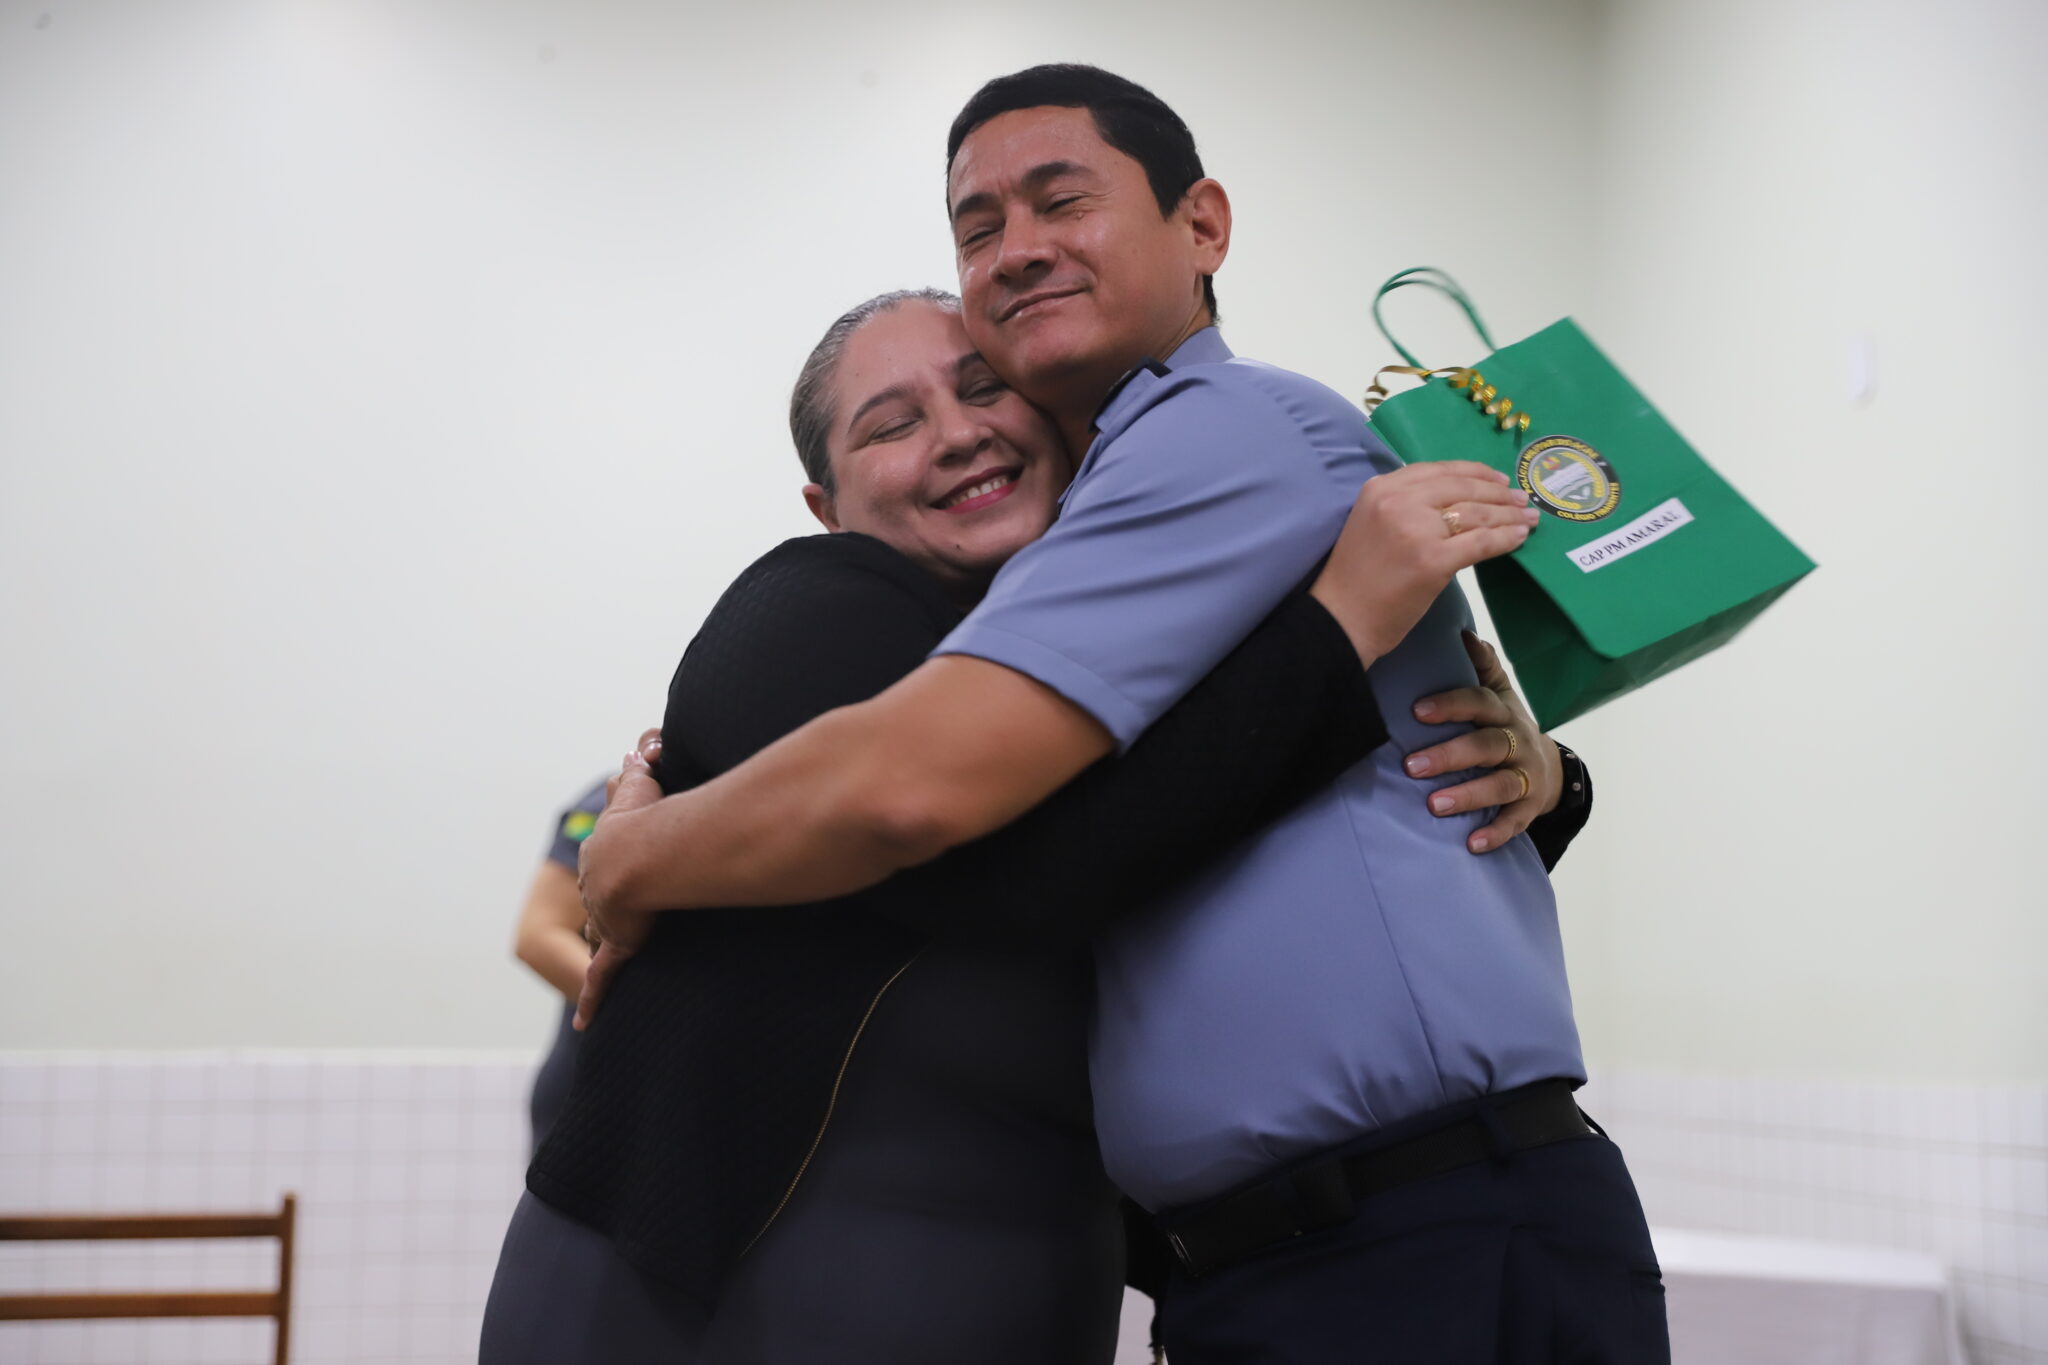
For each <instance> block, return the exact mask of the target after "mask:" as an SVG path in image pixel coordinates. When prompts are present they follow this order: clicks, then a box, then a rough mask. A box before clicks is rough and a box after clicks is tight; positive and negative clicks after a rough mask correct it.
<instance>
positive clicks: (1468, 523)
mask: <svg viewBox="0 0 2048 1365" xmlns="http://www.w3.org/2000/svg"><path fill="white" fill-rule="evenodd" d="M1537 516H1538V513H1537V511H1536V509H1535V508H1533V507H1531V506H1530V505H1529V498H1528V495H1527V494H1525V493H1523V492H1522V491H1521V490H1520V489H1518V488H1516V487H1514V486H1513V484H1512V483H1511V482H1510V481H1509V479H1508V476H1507V475H1505V474H1502V473H1500V472H1499V471H1497V470H1494V469H1491V468H1489V467H1488V466H1486V465H1483V464H1478V463H1476V462H1473V461H1470V460H1445V461H1442V462H1440V463H1433V464H1412V465H1405V466H1403V467H1402V468H1400V469H1396V470H1392V471H1390V472H1388V473H1385V474H1381V475H1378V476H1377V477H1375V478H1371V479H1367V480H1366V481H1365V487H1364V488H1362V489H1360V490H1359V493H1358V501H1357V502H1356V503H1354V504H1353V505H1352V508H1351V516H1350V518H1349V519H1348V520H1347V521H1346V522H1345V523H1344V531H1343V534H1341V535H1340V536H1338V537H1337V548H1336V549H1334V550H1332V551H1331V552H1330V559H1329V562H1328V563H1327V564H1325V565H1324V566H1323V571H1322V573H1321V574H1320V575H1318V576H1317V578H1316V581H1315V583H1314V585H1313V586H1312V587H1310V589H1309V592H1310V594H1311V595H1312V596H1314V597H1315V599H1316V600H1317V601H1318V602H1321V603H1322V604H1323V607H1324V608H1325V609H1326V610H1327V611H1328V612H1329V613H1330V615H1332V616H1333V617H1335V618H1336V619H1337V624H1338V625H1340V626H1342V627H1344V633H1345V634H1347V635H1349V636H1350V637H1351V644H1352V647H1353V648H1355V649H1357V651H1358V657H1359V660H1360V661H1361V662H1362V663H1364V664H1365V665H1366V667H1368V668H1370V667H1371V666H1372V664H1373V661H1374V660H1376V659H1378V658H1379V657H1380V656H1381V655H1383V654H1385V653H1387V652H1388V651H1389V650H1391V649H1393V647H1394V646H1395V645H1398V644H1400V643H1401V640H1402V638H1403V637H1404V636H1406V635H1407V634H1408V632H1409V631H1410V630H1412V629H1413V628H1414V626H1415V623H1416V622H1417V621H1420V620H1421V619H1422V614H1423V613H1424V612H1426V611H1428V610H1429V607H1430V604H1431V603H1432V602H1434V601H1436V599H1437V597H1438V596H1439V595H1440V594H1441V593H1442V592H1443V590H1444V589H1445V588H1446V587H1448V586H1450V582H1451V579H1452V578H1454V577H1455V576H1456V575H1457V573H1458V571H1459V570H1460V569H1469V568H1471V567H1472V566H1473V565H1474V564H1477V563H1479V562H1480V561H1481V560H1483V559H1492V558H1493V557H1494V556H1496V555H1504V554H1507V553H1508V552H1509V551H1511V550H1516V549H1519V548H1520V547H1521V544H1522V542H1523V541H1525V540H1527V539H1528V538H1529V529H1530V528H1531V527H1532V526H1534V525H1535V524H1536V518H1537Z"/></svg>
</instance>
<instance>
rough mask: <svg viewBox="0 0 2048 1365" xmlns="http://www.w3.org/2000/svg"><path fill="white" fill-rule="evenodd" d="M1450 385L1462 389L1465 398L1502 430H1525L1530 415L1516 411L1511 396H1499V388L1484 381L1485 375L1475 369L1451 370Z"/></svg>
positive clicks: (1528, 423)
mask: <svg viewBox="0 0 2048 1365" xmlns="http://www.w3.org/2000/svg"><path fill="white" fill-rule="evenodd" d="M1451 387H1452V388H1454V389H1460V390H1463V391H1464V394H1465V396H1466V397H1467V398H1469V399H1471V400H1472V401H1473V402H1474V403H1476V404H1478V405H1479V410H1480V411H1481V412H1483V413H1485V414H1486V415H1487V416H1488V417H1491V418H1493V420H1494V422H1495V423H1496V424H1497V425H1498V426H1499V427H1500V429H1501V430H1502V431H1527V430H1528V429H1529V425H1530V417H1529V414H1528V413H1526V412H1516V411H1515V403H1514V400H1513V399H1512V398H1503V397H1501V392H1500V390H1499V389H1497V388H1495V387H1494V386H1493V385H1491V384H1489V383H1487V382H1486V376H1485V375H1483V374H1481V373H1479V371H1477V370H1472V369H1461V370H1454V371H1452V372H1451Z"/></svg>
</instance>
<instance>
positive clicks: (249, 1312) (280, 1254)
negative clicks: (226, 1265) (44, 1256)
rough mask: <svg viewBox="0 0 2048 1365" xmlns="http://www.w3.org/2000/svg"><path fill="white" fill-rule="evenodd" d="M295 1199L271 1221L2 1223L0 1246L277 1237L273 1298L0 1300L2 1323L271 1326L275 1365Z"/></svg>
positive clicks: (195, 1217) (159, 1294)
mask: <svg viewBox="0 0 2048 1365" xmlns="http://www.w3.org/2000/svg"><path fill="white" fill-rule="evenodd" d="M297 1217H298V1199H297V1197H296V1196H294V1195H290V1194H287V1195H286V1196H285V1197H284V1202H283V1204H282V1205H280V1206H279V1208H278V1211H277V1212H276V1213H158V1214H43V1215H38V1216H32V1217H0V1242H86V1241H91V1242H102V1241H123V1242H134V1241H172V1240H177V1241H184V1240H188V1239H195V1238H216V1237H275V1238H276V1239H277V1244H278V1246H277V1288H276V1290H275V1291H269V1290H251V1291H246V1292H244V1291H230V1292H221V1291H217V1290H192V1291H158V1290H152V1291H148V1292H140V1293H96V1294H0V1322H53V1321H66V1322H71V1321H78V1320H81V1319H85V1318H274V1319H275V1320H276V1321H277V1352H276V1355H275V1357H274V1365H285V1362H286V1358H287V1357H286V1353H287V1352H288V1351H289V1350H290V1345H291V1318H292V1233H293V1228H294V1224H295V1223H296V1221H297Z"/></svg>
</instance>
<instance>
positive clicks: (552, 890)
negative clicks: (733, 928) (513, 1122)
mask: <svg viewBox="0 0 2048 1365" xmlns="http://www.w3.org/2000/svg"><path fill="white" fill-rule="evenodd" d="M604 789H605V782H604V780H600V781H598V782H597V783H596V784H594V785H593V786H592V787H591V788H590V789H589V790H588V791H586V792H584V793H583V794H582V795H581V796H579V797H577V798H576V800H575V801H574V802H573V803H571V804H570V806H569V808H568V809H567V810H564V811H563V812H562V813H561V814H560V815H558V816H556V817H555V837H554V839H553V840H552V842H550V843H549V845H548V852H547V856H546V857H545V858H542V859H541V863H540V867H539V868H538V869H537V870H536V871H535V872H534V874H533V884H532V885H531V886H529V887H528V888H527V889H526V903H525V904H524V905H522V906H521V907H520V908H519V927H518V929H517V930H516V931H515V932H514V934H513V938H512V951H513V953H514V954H515V955H516V956H517V957H518V958H519V960H520V961H521V962H524V963H525V964H526V965H527V966H529V967H531V968H532V969H533V973H534V975H535V976H538V977H539V978H540V979H541V980H543V981H545V982H547V983H548V984H549V985H550V986H553V987H554V988H555V989H556V990H557V991H559V992H560V993H561V995H562V999H563V1001H564V1002H565V1003H564V1004H563V1006H562V1018H561V1022H560V1023H559V1024H558V1025H557V1026H556V1028H555V1037H554V1041H553V1042H552V1043H550V1044H549V1045H548V1052H547V1056H546V1057H545V1058H543V1059H542V1061H541V1064H540V1070H539V1071H538V1072H536V1073H535V1074H534V1078H533V1095H532V1097H531V1098H530V1099H529V1100H528V1102H527V1115H528V1118H529V1119H530V1120H531V1123H532V1130H533V1150H534V1151H539V1150H540V1145H541V1143H542V1142H543V1141H545V1140H546V1138H547V1135H548V1131H549V1130H550V1129H552V1128H553V1127H554V1126H555V1115H557V1114H559V1113H560V1112H561V1110H562V1101H564V1100H565V1099H567V1098H568V1096H569V1081H570V1079H571V1078H572V1077H573V1076H574V1075H575V1074H576V1029H575V1020H576V997H577V996H578V995H580V994H582V991H583V974H584V970H585V969H586V968H587V967H589V966H590V944H589V943H588V942H587V941H586V940H585V939H584V937H583V924H584V914H583V893H582V892H580V891H578V890H577V889H576V854H577V851H578V849H579V848H580V847H581V845H582V843H583V841H584V840H585V839H586V838H588V837H589V835H590V831H591V828H592V826H594V825H595V824H596V823H597V817H598V814H599V813H600V812H601V811H603V810H604Z"/></svg>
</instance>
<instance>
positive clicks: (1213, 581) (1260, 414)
mask: <svg viewBox="0 0 2048 1365" xmlns="http://www.w3.org/2000/svg"><path fill="white" fill-rule="evenodd" d="M1097 430H1098V433H1099V434H1098V436H1097V437H1096V440H1095V441H1094V443H1093V444H1092V445H1091V446H1090V448H1089V451H1088V455H1087V458H1086V459H1085V460H1084V461H1083V462H1082V465H1081V468H1080V470H1079V471H1078V472H1077V474H1076V476H1075V479H1074V483H1073V485H1072V486H1071V487H1070V488H1069V489H1068V490H1067V495H1066V497H1065V499H1064V500H1063V501H1062V503H1061V511H1060V515H1059V519H1058V520H1057V521H1056V522H1054V524H1053V526H1052V529H1051V530H1050V531H1048V532H1047V533H1046V535H1045V536H1044V537H1043V538H1042V539H1040V540H1039V541H1038V542H1037V543H1036V544H1033V545H1031V546H1028V547H1027V548H1025V549H1024V550H1023V551H1022V552H1021V553H1019V554H1018V555H1017V556H1016V557H1015V558H1014V559H1012V560H1011V561H1010V562H1009V563H1008V564H1007V565H1005V566H1004V568H1003V570H1002V571H1001V572H1000V573H998V574H997V575H996V579H995V582H994V584H993V585H992V587H991V588H990V591H989V594H988V596H987V597H986V598H985V599H983V601H982V603H981V605H980V606H979V607H977V608H976V609H975V610H974V612H973V613H972V614H971V615H970V616H969V617H968V618H967V620H966V621H965V622H963V623H962V624H961V625H960V626H959V627H958V628H957V629H956V630H954V631H953V632H952V634H950V635H948V636H947V637H946V639H945V641H944V642H943V643H941V644H940V646H939V648H938V649H937V650H936V651H934V652H935V653H937V654H969V655H974V656H976V657H978V658H983V659H988V660H990V661H991V662H994V663H999V664H1002V665H1004V666H1005V667H1007V668H1011V669H1014V670H1015V671H1017V672H1019V673H1023V674H1025V675H1026V676H1028V677H1032V678H1035V679H1037V680H1038V681H1039V682H1042V683H1044V684H1045V685H1046V686H1048V687H1051V688H1052V689H1053V690H1055V691H1057V692H1059V693H1060V694H1061V695H1062V696H1064V697H1066V698H1067V699H1068V700H1069V701H1072V702H1073V703H1075V704H1076V705H1077V706H1079V707H1081V708H1082V709H1083V710H1085V711H1087V712H1088V713H1089V714H1090V715H1092V716H1094V717H1095V718H1096V719H1097V720H1099V721H1100V722H1102V724H1103V726H1104V727H1105V728H1107V729H1108V730H1109V731H1110V732H1111V733H1112V734H1113V735H1114V736H1115V737H1116V740H1117V742H1118V745H1119V746H1120V747H1124V748H1127V747H1129V745H1130V744H1131V743H1132V742H1133V741H1134V740H1136V739H1137V738H1138V736H1139V735H1141V734H1142V733H1144V731H1145V729H1146V727H1147V726H1149V725H1151V724H1152V722H1153V721H1155V720H1157V719H1158V718H1159V717H1160V716H1161V715H1162V714H1164V713H1165V712H1166V711H1167V710H1168V709H1170V708H1171V707H1172V706H1173V704H1174V702H1175V701H1177V700H1178V699H1179V698H1180V696H1181V695H1182V694H1183V693H1185V692H1186V691H1187V690H1188V689H1189V688H1190V687H1192V686H1193V685H1194V684H1195V683H1196V682H1197V681H1199V680H1200V679H1201V678H1202V677H1203V676H1204V675H1205V674H1207V673H1208V672H1209V670H1210V669H1212V668H1214V667H1215V665H1216V663H1217V662H1218V661H1219V660H1220V659H1222V658H1223V656H1224V655H1225V654H1227V653H1229V652H1230V650H1231V649H1232V648H1233V647H1235V646H1236V644H1237V643H1238V642H1239V641H1240V640H1242V639H1243V638H1244V637H1245V636H1246V635H1248V634H1250V632H1251V631H1252V629H1253V627H1254V626H1256V625H1257V624H1258V623H1259V621H1260V620H1261V619H1262V618H1263V617H1265V615H1266V614H1267V613H1268V612H1270V611H1271V610H1272V609H1273V607H1274V606H1275V604H1277V603H1278V602H1279V601H1280V600H1281V599H1282V598H1283V597H1285V596H1286V595H1287V594H1288V593H1289V592H1290V591H1292V590H1293V589H1294V588H1296V587H1298V586H1300V585H1301V584H1302V583H1303V581H1304V580H1305V579H1307V577H1308V575H1309V574H1310V572H1311V571H1312V570H1313V569H1315V568H1316V566H1317V565H1318V564H1319V563H1320V562H1321V561H1322V559H1323V558H1324V556H1326V555H1327V554H1328V553H1329V550H1330V547H1331V546H1332V545H1333V544H1334V543H1335V542H1336V538H1337V533H1338V532H1339V531H1340V530H1341V529H1342V527H1343V524H1344V518H1345V517H1346V515H1347V514H1348V513H1349V512H1350V509H1351V504H1352V501H1353V500H1354V499H1355V498H1356V496H1357V493H1358V489H1359V487H1360V485H1362V484H1363V483H1364V482H1365V480H1366V479H1367V478H1369V477H1371V476H1372V475H1373V474H1375V473H1379V472H1383V471H1384V470H1387V469H1391V468H1393V467H1395V465H1396V464H1398V460H1397V459H1396V458H1395V457H1394V456H1393V455H1392V454H1391V452H1389V451H1388V450H1387V448H1386V446H1385V445H1384V443H1382V442H1381V441H1380V440H1379V439H1378V438H1377V437H1376V436H1375V435H1373V433H1372V431H1371V428H1370V427H1368V426H1367V424H1366V420H1365V415H1364V414H1363V413H1362V412H1360V411H1359V410H1358V409H1357V408H1356V407H1354V406H1353V405H1352V404H1350V403H1349V402H1348V401H1347V400H1345V399H1344V398H1343V397H1342V396H1341V395H1339V394H1337V393H1334V392H1332V391H1331V390H1329V389H1327V388H1325V387H1323V386H1322V385H1320V384H1317V383H1315V382H1314V381H1313V380H1310V379H1307V378H1304V377H1303V376H1301V375H1297V374H1293V373H1291V372H1289V371H1286V370H1280V369H1276V368H1274V367H1272V366H1268V365H1262V364H1259V363H1257V362H1254V361H1244V360H1236V359H1234V358H1232V357H1231V355H1230V352H1229V350H1228V349H1227V348H1226V347H1225V346H1224V345H1223V342H1222V339H1221V338H1220V337H1219V336H1218V335H1217V334H1216V332H1215V330H1214V329H1213V328H1212V329H1209V330H1206V331H1203V332H1200V333H1197V334H1196V335H1195V336H1194V337H1192V338H1190V339H1189V340H1188V342H1187V343H1185V344H1184V345H1183V346H1182V347H1181V348H1180V349H1179V350H1178V351H1176V352H1175V353H1174V356H1173V360H1172V362H1171V368H1170V369H1165V367H1161V370H1152V369H1146V370H1139V371H1137V372H1135V373H1134V374H1133V376H1132V377H1131V378H1130V379H1129V380H1127V381H1126V382H1125V384H1124V386H1123V387H1122V388H1121V389H1120V390H1119V391H1118V392H1117V393H1116V394H1115V395H1114V396H1113V397H1112V398H1111V400H1110V402H1109V403H1108V404H1107V405H1106V406H1105V407H1104V409H1103V412H1102V414H1101V416H1100V417H1098V419H1097Z"/></svg>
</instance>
